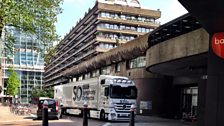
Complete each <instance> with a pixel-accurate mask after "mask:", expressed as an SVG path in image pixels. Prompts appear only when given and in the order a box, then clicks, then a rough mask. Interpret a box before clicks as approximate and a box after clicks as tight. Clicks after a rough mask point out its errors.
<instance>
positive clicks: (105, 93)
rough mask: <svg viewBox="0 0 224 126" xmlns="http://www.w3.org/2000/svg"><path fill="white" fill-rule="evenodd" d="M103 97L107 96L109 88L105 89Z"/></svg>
mask: <svg viewBox="0 0 224 126" xmlns="http://www.w3.org/2000/svg"><path fill="white" fill-rule="evenodd" d="M104 95H105V96H109V88H108V87H106V88H105V90H104Z"/></svg>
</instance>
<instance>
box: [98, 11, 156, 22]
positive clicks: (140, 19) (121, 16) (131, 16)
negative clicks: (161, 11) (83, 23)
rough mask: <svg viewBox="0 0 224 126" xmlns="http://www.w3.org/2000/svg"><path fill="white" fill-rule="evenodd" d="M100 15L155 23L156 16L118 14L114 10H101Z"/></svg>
mask: <svg viewBox="0 0 224 126" xmlns="http://www.w3.org/2000/svg"><path fill="white" fill-rule="evenodd" d="M99 17H105V18H114V19H122V20H133V21H139V22H153V23H155V19H154V18H150V17H143V16H134V15H126V14H118V13H112V12H101V13H99Z"/></svg>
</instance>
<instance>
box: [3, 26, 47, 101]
mask: <svg viewBox="0 0 224 126" xmlns="http://www.w3.org/2000/svg"><path fill="white" fill-rule="evenodd" d="M7 29H8V31H10V32H11V33H12V35H13V36H14V37H15V45H14V48H13V51H14V53H13V54H12V53H11V52H10V51H9V50H7V48H6V47H5V46H2V48H1V53H2V55H1V73H2V74H0V75H2V76H1V77H2V79H1V81H2V86H3V88H4V92H2V97H5V96H6V87H7V83H6V82H7V78H8V76H9V74H8V71H7V70H8V68H9V67H13V69H14V70H15V71H16V73H17V75H18V79H19V80H20V87H19V92H18V98H19V100H20V102H21V103H28V102H29V101H30V100H31V98H30V93H31V91H32V88H33V87H35V86H42V84H43V72H44V45H43V44H42V42H40V41H39V40H38V39H37V38H36V37H35V36H33V35H29V34H25V33H23V32H22V31H20V30H16V29H15V28H10V27H7ZM3 43H4V40H3ZM3 45H4V44H3Z"/></svg>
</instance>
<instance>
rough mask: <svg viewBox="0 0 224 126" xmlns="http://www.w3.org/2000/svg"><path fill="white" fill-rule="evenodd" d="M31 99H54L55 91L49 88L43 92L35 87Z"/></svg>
mask: <svg viewBox="0 0 224 126" xmlns="http://www.w3.org/2000/svg"><path fill="white" fill-rule="evenodd" d="M31 97H32V98H34V99H38V98H39V97H49V98H53V97H54V89H53V88H49V89H45V90H43V89H41V88H40V87H34V88H33V90H32V92H31Z"/></svg>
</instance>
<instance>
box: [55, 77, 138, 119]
mask: <svg viewBox="0 0 224 126" xmlns="http://www.w3.org/2000/svg"><path fill="white" fill-rule="evenodd" d="M54 98H55V99H56V100H59V101H61V103H62V109H63V110H64V112H66V113H70V114H82V108H83V105H84V103H87V104H88V109H89V116H90V117H91V118H98V119H101V120H114V121H115V120H117V121H122V120H127V119H129V117H130V109H131V105H133V104H134V105H135V106H136V98H137V88H136V87H135V84H134V82H133V81H131V80H129V79H128V78H127V77H121V76H110V75H100V76H99V77H97V78H91V79H86V80H82V81H78V82H71V83H68V84H64V85H58V86H55V87H54Z"/></svg>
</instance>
